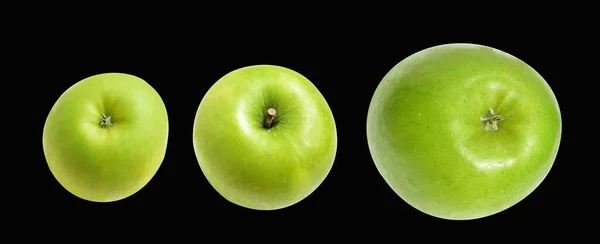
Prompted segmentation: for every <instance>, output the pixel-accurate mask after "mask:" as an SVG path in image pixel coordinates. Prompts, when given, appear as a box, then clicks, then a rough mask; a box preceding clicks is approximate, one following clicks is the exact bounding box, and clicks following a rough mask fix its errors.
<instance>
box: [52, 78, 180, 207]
mask: <svg viewBox="0 0 600 244" xmlns="http://www.w3.org/2000/svg"><path fill="white" fill-rule="evenodd" d="M168 130H169V126H168V118H167V110H166V108H165V105H164V103H163V101H162V99H161V97H160V96H159V94H158V93H157V92H156V91H155V90H154V89H153V88H152V87H151V86H150V85H149V84H148V83H146V82H145V81H144V80H142V79H140V78H138V77H135V76H133V75H128V74H121V73H105V74H99V75H94V76H91V77H88V78H86V79H83V80H81V81H79V82H77V83H76V84H74V85H73V86H71V87H70V88H69V89H67V90H66V91H65V92H64V93H63V94H62V95H61V96H60V98H59V99H58V100H57V101H56V103H55V104H54V106H53V107H52V109H51V110H50V114H49V115H48V118H47V119H46V123H45V124H44V131H43V149H44V154H45V156H46V161H47V163H48V166H49V167H50V171H51V172H52V174H53V175H54V177H55V178H56V179H57V180H58V182H59V183H60V184H61V185H62V186H63V187H64V188H65V189H66V190H67V191H69V192H70V193H72V194H73V195H75V196H77V197H79V198H81V199H85V200H88V201H92V202H112V201H117V200H121V199H124V198H126V197H129V196H131V195H133V194H134V193H136V192H137V191H139V190H140V189H142V188H143V187H144V186H145V185H146V184H147V183H148V182H149V181H150V179H151V178H152V177H153V176H154V175H155V174H156V172H157V171H158V168H159V167H160V165H161V164H162V161H163V158H164V156H165V152H166V149H167V137H168Z"/></svg>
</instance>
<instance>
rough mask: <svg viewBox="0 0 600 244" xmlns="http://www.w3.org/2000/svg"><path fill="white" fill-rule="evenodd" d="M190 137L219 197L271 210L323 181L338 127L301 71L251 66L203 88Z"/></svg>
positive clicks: (330, 163)
mask: <svg viewBox="0 0 600 244" xmlns="http://www.w3.org/2000/svg"><path fill="white" fill-rule="evenodd" d="M269 113H271V115H274V116H271V115H269ZM267 124H269V125H267ZM193 144H194V150H195V153H196V157H197V160H198V163H199V165H200V168H201V169H202V172H203V174H204V175H205V176H206V179H207V180H208V181H209V183H210V184H211V185H212V186H213V187H214V189H216V191H217V192H218V193H219V194H221V196H223V197H224V198H225V199H227V200H228V201H230V202H232V203H234V204H236V205H238V206H242V207H245V208H249V209H256V210H275V209H281V208H285V207H288V206H291V205H294V204H296V203H298V202H300V201H301V200H303V199H304V198H306V197H307V196H309V195H310V194H311V193H312V192H313V191H314V190H315V189H316V188H317V187H318V186H319V185H320V184H321V183H322V182H323V181H324V180H325V178H326V176H327V175H328V173H329V171H330V170H331V168H332V166H333V162H334V158H335V154H336V149H337V134H336V126H335V122H334V118H333V114H332V112H331V110H330V108H329V105H328V104H327V102H326V100H325V98H324V97H323V96H322V94H321V93H320V92H319V90H318V89H317V88H316V87H315V86H314V85H313V84H312V83H311V82H310V81H309V80H308V79H307V78H306V77H304V76H302V75H301V74H299V73H297V72H295V71H293V70H290V69H288V68H284V67H281V66H275V65H253V66H248V67H244V68H240V69H237V70H234V71H232V72H230V73H228V74H226V75H225V76H223V77H222V78H221V79H219V80H218V81H217V82H216V83H215V84H214V85H213V86H212V87H211V88H210V90H209V91H208V92H207V93H206V94H205V96H204V98H203V99H202V101H201V103H200V106H199V107H198V110H197V113H196V119H195V122H194V129H193Z"/></svg>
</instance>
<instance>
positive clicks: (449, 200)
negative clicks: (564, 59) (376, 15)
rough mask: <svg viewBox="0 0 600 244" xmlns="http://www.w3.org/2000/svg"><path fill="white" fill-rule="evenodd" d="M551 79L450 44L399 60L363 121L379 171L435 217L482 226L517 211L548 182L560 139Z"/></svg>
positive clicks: (495, 55) (487, 52) (499, 56)
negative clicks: (482, 220) (489, 218)
mask: <svg viewBox="0 0 600 244" xmlns="http://www.w3.org/2000/svg"><path fill="white" fill-rule="evenodd" d="M561 123H562V122H561V115H560V110H559V106H558V103H557V100H556V98H555V96H554V93H553V92H552V90H551V89H550V87H549V86H548V84H547V83H546V81H545V80H544V79H543V78H542V76H540V74H538V73H537V72H536V71H535V70H534V69H533V68H531V67H530V66H529V65H528V64H526V63H525V62H523V61H522V60H520V59H518V58H516V57H514V56H512V55H510V54H507V53H505V52H503V51H500V50H497V49H494V48H491V47H487V46H482V45H476V44H460V43H456V44H445V45H439V46H435V47H431V48H428V49H425V50H422V51H420V52H417V53H415V54H413V55H411V56H409V57H407V58H406V59H404V60H402V61H401V62H400V63H398V64H397V65H396V66H395V67H394V68H393V69H392V70H391V71H389V73H387V74H386V76H385V77H384V78H383V80H382V81H381V83H380V84H379V86H378V87H377V89H376V91H375V93H374V95H373V97H372V100H371V104H370V107H369V111H368V118H367V139H368V145H369V149H370V152H371V156H372V157H373V161H374V163H375V165H376V167H377V170H378V171H379V173H380V174H381V175H382V177H383V178H384V179H385V181H386V182H387V184H388V185H389V186H390V187H391V188H392V189H393V190H394V192H395V193H397V194H398V195H399V196H400V197H401V198H402V199H403V200H404V201H405V202H407V203H408V204H409V205H411V206H412V207H414V208H416V209H418V210H419V211H421V212H423V213H426V214H428V215H431V216H435V217H439V218H442V219H450V220H468V219H477V218H482V217H486V216H490V215H493V214H496V213H499V212H501V211H503V210H506V209H508V208H509V207H511V206H513V205H515V204H517V203H518V202H519V201H521V200H522V199H524V198H525V197H526V196H527V195H529V194H530V193H531V192H533V191H534V190H535V188H536V187H537V186H538V185H539V184H540V183H541V182H542V181H543V179H544V178H545V177H546V175H547V174H548V172H549V171H550V168H551V167H552V165H553V163H554V160H555V158H556V155H557V152H558V148H559V143H560V138H561Z"/></svg>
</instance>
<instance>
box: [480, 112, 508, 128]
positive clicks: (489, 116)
mask: <svg viewBox="0 0 600 244" xmlns="http://www.w3.org/2000/svg"><path fill="white" fill-rule="evenodd" d="M503 119H504V117H502V116H500V115H497V114H495V113H494V110H493V109H491V108H490V110H489V111H488V112H487V113H485V114H484V115H483V117H481V122H482V123H483V128H484V129H485V130H487V131H497V130H498V121H501V120H503Z"/></svg>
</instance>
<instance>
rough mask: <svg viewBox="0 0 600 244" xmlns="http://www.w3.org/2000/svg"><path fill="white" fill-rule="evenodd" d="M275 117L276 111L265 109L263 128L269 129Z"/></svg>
mask: <svg viewBox="0 0 600 244" xmlns="http://www.w3.org/2000/svg"><path fill="white" fill-rule="evenodd" d="M275 115H277V110H275V109H274V108H269V109H267V119H266V120H265V128H267V129H270V128H271V127H272V126H273V120H274V119H275Z"/></svg>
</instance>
